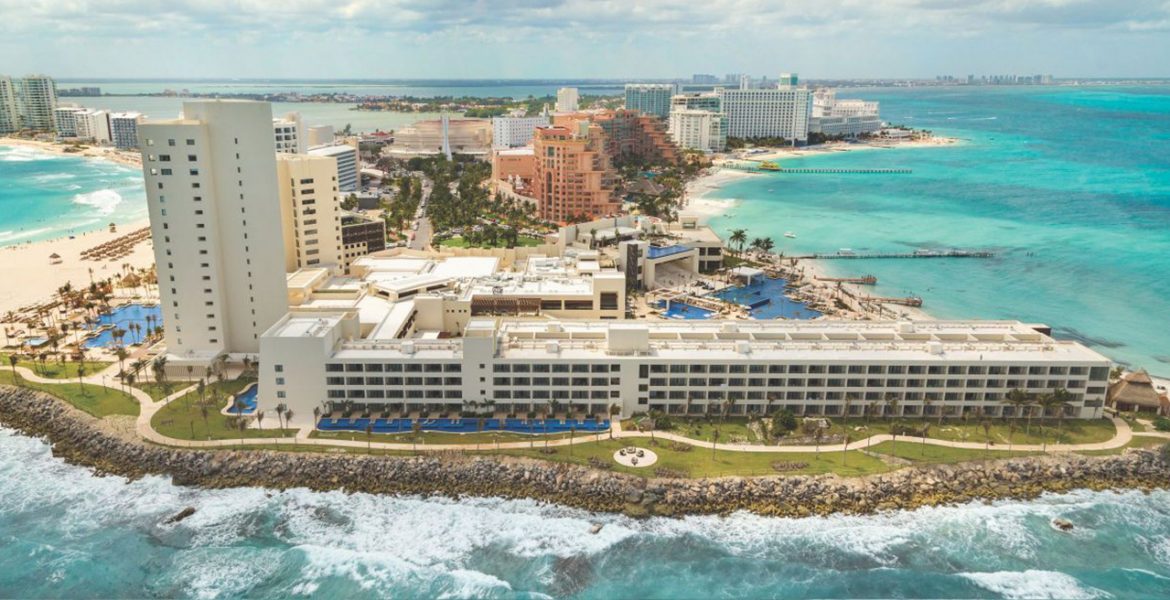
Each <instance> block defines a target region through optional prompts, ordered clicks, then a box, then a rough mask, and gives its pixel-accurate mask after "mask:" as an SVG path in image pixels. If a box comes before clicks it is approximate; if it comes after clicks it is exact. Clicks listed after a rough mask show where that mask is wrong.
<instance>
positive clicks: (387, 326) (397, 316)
mask: <svg viewBox="0 0 1170 600" xmlns="http://www.w3.org/2000/svg"><path fill="white" fill-rule="evenodd" d="M383 304H385V303H384V302H383ZM413 312H414V300H405V301H403V302H395V303H394V304H392V305H390V310H389V311H387V312H386V314H385V317H384V318H383V319H382V322H381V323H379V324H378V326H377V327H376V328H375V329H374V330H373V331H371V332H370V335H368V336H366V339H368V340H391V339H396V338H397V334H398V330H399V329H401V328H402V325H403V324H404V323H406V320H407V319H409V318H410V315H411V313H413Z"/></svg>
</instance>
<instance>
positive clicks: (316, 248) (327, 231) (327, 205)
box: [276, 154, 343, 273]
mask: <svg viewBox="0 0 1170 600" xmlns="http://www.w3.org/2000/svg"><path fill="white" fill-rule="evenodd" d="M276 173H277V181H278V183H279V187H280V221H281V225H282V226H283V228H284V268H285V270H286V271H288V272H290V273H291V272H293V271H296V270H297V269H300V268H303V267H323V266H329V267H335V268H338V269H340V268H341V267H342V254H343V253H342V248H341V206H340V204H339V202H338V199H337V160H336V159H334V158H333V157H330V156H314V155H311V154H278V155H277V156H276Z"/></svg>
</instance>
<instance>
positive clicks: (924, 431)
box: [922, 423, 930, 457]
mask: <svg viewBox="0 0 1170 600" xmlns="http://www.w3.org/2000/svg"><path fill="white" fill-rule="evenodd" d="M929 433H930V423H923V424H922V456H923V457H925V456H926V438H927V437H928V434H929Z"/></svg>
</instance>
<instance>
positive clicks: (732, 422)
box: [623, 417, 764, 444]
mask: <svg viewBox="0 0 1170 600" xmlns="http://www.w3.org/2000/svg"><path fill="white" fill-rule="evenodd" d="M671 422H672V425H673V427H672V428H671V429H668V430H666V431H669V432H670V433H673V434H676V435H681V436H684V437H688V438H691V439H693V440H702V441H705V442H710V441H713V440H714V439H715V432H716V431H718V432H719V442H720V443H726V444H762V443H764V440H763V439H762V438H761V437H760V436H758V435H756V434H755V433H754V432H752V431H751V429H749V428H748V420H747V419H746V418H744V417H728V418H727V419H723V420H721V419H720V418H719V417H711V418H710V419H707V418H706V417H698V418H696V417H691V418H685V419H684V418H673V417H672V418H671ZM623 427H624V426H623ZM761 427H763V425H762V424H761ZM630 430H631V431H634V428H633V427H631V428H630Z"/></svg>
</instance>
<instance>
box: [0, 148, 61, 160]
mask: <svg viewBox="0 0 1170 600" xmlns="http://www.w3.org/2000/svg"><path fill="white" fill-rule="evenodd" d="M59 158H61V157H60V156H58V155H56V154H52V153H50V152H44V151H42V150H37V149H35V148H26V147H23V146H0V162H36V161H42V160H57V159H59Z"/></svg>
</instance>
